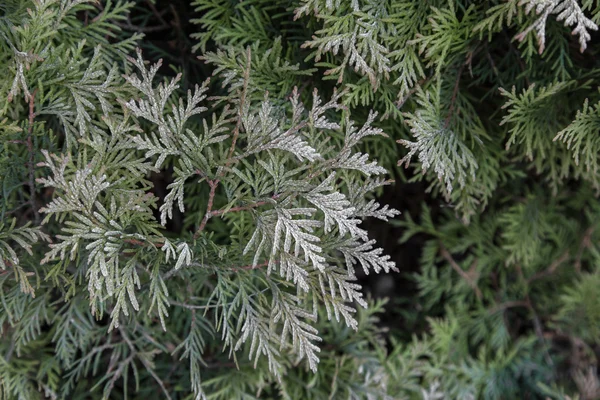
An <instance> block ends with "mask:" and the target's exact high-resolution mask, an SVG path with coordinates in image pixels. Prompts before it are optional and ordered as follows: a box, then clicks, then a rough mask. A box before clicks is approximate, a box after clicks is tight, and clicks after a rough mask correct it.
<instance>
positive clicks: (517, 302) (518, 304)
mask: <svg viewBox="0 0 600 400" xmlns="http://www.w3.org/2000/svg"><path fill="white" fill-rule="evenodd" d="M514 307H527V308H529V303H527V302H526V301H523V300H514V301H507V302H505V303H501V304H498V305H497V306H496V307H493V308H490V309H489V310H488V312H489V313H490V314H495V313H497V312H498V311H504V310H506V309H508V308H514Z"/></svg>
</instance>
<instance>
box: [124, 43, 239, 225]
mask: <svg viewBox="0 0 600 400" xmlns="http://www.w3.org/2000/svg"><path fill="white" fill-rule="evenodd" d="M130 61H131V62H132V63H133V64H134V65H135V66H136V67H137V69H138V70H139V73H140V75H141V78H140V77H138V76H137V75H131V76H128V77H126V79H127V81H128V82H129V83H130V84H131V85H132V86H133V87H134V88H136V89H138V90H139V91H140V92H141V93H142V94H143V95H144V98H143V99H139V100H137V101H136V100H131V101H129V102H127V103H126V104H125V105H126V106H127V108H128V109H129V110H131V112H132V113H133V115H135V116H136V117H138V118H144V119H146V120H147V121H149V122H151V123H153V124H154V125H155V126H156V128H157V130H158V132H157V133H155V132H152V133H142V134H140V135H137V136H134V137H133V141H134V142H135V143H136V144H137V148H138V149H139V150H143V151H145V155H146V157H147V158H151V157H153V156H158V158H157V160H156V163H155V167H156V168H160V167H161V165H162V164H163V163H164V161H165V159H166V158H167V157H168V156H177V157H179V167H177V166H175V168H174V172H175V180H174V182H173V183H171V184H170V185H169V186H168V189H169V192H168V193H167V196H166V198H165V201H164V203H163V205H162V206H161V207H160V215H161V224H162V225H165V224H166V222H167V219H170V218H172V217H173V205H174V204H175V203H177V205H178V207H179V210H180V211H182V212H183V211H185V207H184V204H183V198H184V184H185V182H186V181H187V180H188V179H189V178H191V177H192V176H194V175H197V173H198V171H205V172H206V171H208V170H209V169H210V162H209V160H208V158H207V156H206V155H205V154H204V149H205V148H206V147H208V146H210V145H213V144H216V143H220V142H222V141H224V140H225V139H227V138H228V137H229V135H228V134H224V133H225V132H226V131H227V130H228V127H227V124H228V123H229V122H230V121H231V120H230V117H231V111H230V110H229V109H228V108H226V109H225V110H224V111H223V112H222V113H221V115H219V116H217V115H213V116H212V121H211V122H212V123H211V124H210V125H209V123H208V122H207V120H206V119H203V120H202V127H203V134H202V135H199V134H198V133H196V132H194V131H192V130H190V129H189V128H187V127H186V124H187V122H188V120H189V119H190V118H191V117H193V116H194V115H197V114H200V113H202V112H204V111H206V110H207V108H206V107H202V106H200V105H199V104H200V103H201V102H202V101H203V100H204V99H205V98H206V94H205V93H206V91H207V90H208V81H205V82H204V83H203V84H202V86H196V87H195V89H194V91H193V92H192V91H188V94H187V100H186V101H185V103H184V101H183V99H182V98H179V100H178V102H177V103H176V104H172V105H171V108H170V110H168V109H167V104H168V103H169V102H170V101H171V100H173V99H172V98H175V97H176V96H174V92H175V90H177V88H178V87H179V86H178V82H179V80H180V78H181V76H180V75H177V76H176V77H175V78H174V79H172V80H171V81H170V82H168V83H165V82H163V83H160V84H158V86H156V87H155V86H154V82H153V81H154V78H155V76H156V72H157V71H158V69H159V68H160V66H161V61H159V62H158V63H157V64H155V65H153V66H151V67H150V69H147V68H146V66H145V65H144V60H143V58H142V54H141V52H140V51H139V50H138V54H137V59H131V60H130Z"/></svg>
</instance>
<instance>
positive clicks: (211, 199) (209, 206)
mask: <svg viewBox="0 0 600 400" xmlns="http://www.w3.org/2000/svg"><path fill="white" fill-rule="evenodd" d="M207 182H208V185H209V186H210V193H209V194H208V204H207V205H206V212H205V213H204V218H202V222H200V226H199V227H198V230H197V231H196V233H194V239H198V237H200V234H201V233H202V231H203V230H204V228H205V227H206V223H207V222H208V220H209V219H210V217H211V211H212V208H213V203H214V201H215V193H216V192H217V187H218V186H219V180H218V179H216V180H214V181H213V180H208V181H207Z"/></svg>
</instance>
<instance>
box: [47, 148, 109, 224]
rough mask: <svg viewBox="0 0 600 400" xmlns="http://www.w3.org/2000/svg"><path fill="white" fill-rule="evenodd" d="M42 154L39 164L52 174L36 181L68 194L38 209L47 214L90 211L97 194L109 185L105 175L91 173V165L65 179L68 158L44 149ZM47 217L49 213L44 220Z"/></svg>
mask: <svg viewBox="0 0 600 400" xmlns="http://www.w3.org/2000/svg"><path fill="white" fill-rule="evenodd" d="M42 154H43V155H44V158H45V159H46V161H45V162H42V163H40V164H39V165H40V166H45V167H49V168H50V170H51V171H52V174H53V175H52V176H51V177H48V178H39V179H38V180H37V181H38V182H39V183H41V184H43V185H44V186H45V187H54V188H57V189H61V190H64V191H65V192H66V193H68V196H64V197H57V198H55V199H54V200H52V201H51V202H50V203H49V204H48V205H47V206H46V207H44V208H42V209H41V210H40V211H42V212H45V213H48V214H53V213H66V212H74V211H79V212H91V210H92V208H93V206H94V203H95V202H96V199H97V197H98V195H99V194H100V193H102V192H103V191H104V190H106V189H107V188H109V187H110V185H111V184H110V182H107V180H106V175H104V174H102V175H100V174H93V171H92V169H91V167H90V166H86V167H85V168H83V169H80V170H77V171H76V172H75V175H74V176H73V177H72V179H69V180H67V177H65V169H66V167H67V163H68V162H69V158H68V157H64V156H63V157H58V156H55V155H50V154H49V153H48V152H47V151H46V150H42ZM49 217H50V215H48V216H47V217H46V220H48V219H49Z"/></svg>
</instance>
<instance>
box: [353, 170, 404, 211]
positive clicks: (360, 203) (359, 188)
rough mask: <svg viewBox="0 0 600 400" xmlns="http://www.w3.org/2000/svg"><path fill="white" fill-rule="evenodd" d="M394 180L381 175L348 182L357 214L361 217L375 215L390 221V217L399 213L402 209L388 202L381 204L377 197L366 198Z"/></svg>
mask: <svg viewBox="0 0 600 400" xmlns="http://www.w3.org/2000/svg"><path fill="white" fill-rule="evenodd" d="M392 182H393V181H389V180H385V179H383V178H381V177H378V178H375V179H367V180H366V181H364V182H348V183H347V186H348V199H349V200H350V203H352V205H353V206H354V207H355V215H356V216H357V217H359V218H368V217H373V218H377V219H381V220H383V221H388V219H390V218H394V217H395V216H397V215H399V214H400V211H398V210H396V209H394V208H391V207H389V206H388V205H387V204H385V205H384V206H381V204H379V203H378V202H377V201H375V199H371V200H369V201H366V200H365V199H366V198H367V196H368V194H369V193H372V192H373V191H374V190H375V189H377V188H379V187H381V186H384V185H389V184H390V183H392Z"/></svg>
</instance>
